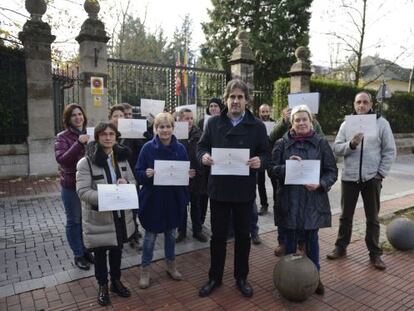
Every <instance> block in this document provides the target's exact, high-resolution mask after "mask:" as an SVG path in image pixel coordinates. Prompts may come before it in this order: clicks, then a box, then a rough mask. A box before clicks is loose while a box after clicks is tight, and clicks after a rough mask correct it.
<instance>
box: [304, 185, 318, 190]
mask: <svg viewBox="0 0 414 311" xmlns="http://www.w3.org/2000/svg"><path fill="white" fill-rule="evenodd" d="M304 186H305V188H306V189H307V190H308V191H315V190H316V189H318V188H319V187H320V186H321V185H320V184H317V185H315V184H307V185H304Z"/></svg>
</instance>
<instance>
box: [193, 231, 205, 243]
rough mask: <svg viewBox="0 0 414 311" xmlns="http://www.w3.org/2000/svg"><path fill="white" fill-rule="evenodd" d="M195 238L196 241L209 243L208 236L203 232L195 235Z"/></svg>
mask: <svg viewBox="0 0 414 311" xmlns="http://www.w3.org/2000/svg"><path fill="white" fill-rule="evenodd" d="M193 237H194V239H196V240H198V241H200V242H207V241H208V238H207V236H206V235H205V234H203V233H202V232H201V231H200V232H197V233H196V234H194V235H193Z"/></svg>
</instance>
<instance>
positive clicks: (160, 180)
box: [154, 160, 190, 186]
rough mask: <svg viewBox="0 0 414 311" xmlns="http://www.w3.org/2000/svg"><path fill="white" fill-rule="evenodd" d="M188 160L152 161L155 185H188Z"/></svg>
mask: <svg viewBox="0 0 414 311" xmlns="http://www.w3.org/2000/svg"><path fill="white" fill-rule="evenodd" d="M189 171H190V161H164V160H155V161H154V185H155V186H188V184H189V180H190V176H189V175H188V173H189Z"/></svg>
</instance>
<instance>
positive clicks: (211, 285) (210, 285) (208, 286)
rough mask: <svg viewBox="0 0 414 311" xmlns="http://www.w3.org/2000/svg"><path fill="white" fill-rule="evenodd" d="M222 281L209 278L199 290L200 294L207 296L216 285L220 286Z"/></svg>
mask: <svg viewBox="0 0 414 311" xmlns="http://www.w3.org/2000/svg"><path fill="white" fill-rule="evenodd" d="M220 285H221V282H218V281H216V280H209V281H208V282H207V283H206V284H204V286H203V287H202V288H200V290H199V291H198V296H200V297H207V296H209V295H210V294H211V293H212V292H213V290H214V289H215V288H216V287H219V286H220Z"/></svg>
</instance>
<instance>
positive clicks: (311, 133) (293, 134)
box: [289, 130, 316, 142]
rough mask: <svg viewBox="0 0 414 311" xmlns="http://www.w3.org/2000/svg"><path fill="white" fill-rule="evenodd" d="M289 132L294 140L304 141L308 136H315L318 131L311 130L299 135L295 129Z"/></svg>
mask: <svg viewBox="0 0 414 311" xmlns="http://www.w3.org/2000/svg"><path fill="white" fill-rule="evenodd" d="M289 134H290V137H292V139H293V140H294V141H300V142H304V141H305V140H306V138H309V137H313V136H315V134H316V133H315V131H314V130H310V132H309V133H307V134H301V135H297V134H296V132H295V131H294V130H290V132H289Z"/></svg>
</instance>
